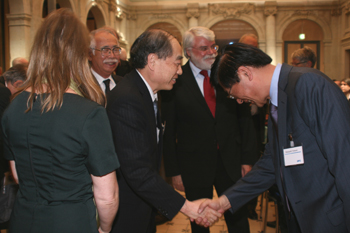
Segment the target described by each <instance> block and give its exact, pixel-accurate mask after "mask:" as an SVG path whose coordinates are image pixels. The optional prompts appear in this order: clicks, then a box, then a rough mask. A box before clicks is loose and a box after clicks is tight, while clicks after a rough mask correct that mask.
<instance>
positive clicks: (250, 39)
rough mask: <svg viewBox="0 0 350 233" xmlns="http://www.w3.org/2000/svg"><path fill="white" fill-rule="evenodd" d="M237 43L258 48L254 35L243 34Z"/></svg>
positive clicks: (256, 38)
mask: <svg viewBox="0 0 350 233" xmlns="http://www.w3.org/2000/svg"><path fill="white" fill-rule="evenodd" d="M238 42H239V43H243V44H247V45H251V46H254V47H256V48H257V47H258V37H257V36H256V35H254V34H244V35H243V36H242V37H241V39H239V41H238Z"/></svg>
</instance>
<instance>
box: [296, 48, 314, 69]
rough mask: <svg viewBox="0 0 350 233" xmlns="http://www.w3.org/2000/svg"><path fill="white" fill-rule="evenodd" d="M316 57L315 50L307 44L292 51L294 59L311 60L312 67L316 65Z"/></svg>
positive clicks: (301, 61)
mask: <svg viewBox="0 0 350 233" xmlns="http://www.w3.org/2000/svg"><path fill="white" fill-rule="evenodd" d="M316 58H317V57H316V54H315V52H314V51H313V50H312V49H311V48H310V47H307V46H305V47H304V48H301V49H297V50H295V51H294V52H293V53H292V59H297V60H299V62H300V63H306V62H308V61H310V62H311V67H314V66H315V63H316Z"/></svg>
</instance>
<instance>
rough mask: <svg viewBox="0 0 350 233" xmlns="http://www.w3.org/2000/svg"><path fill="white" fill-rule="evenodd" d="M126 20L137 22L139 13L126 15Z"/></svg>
mask: <svg viewBox="0 0 350 233" xmlns="http://www.w3.org/2000/svg"><path fill="white" fill-rule="evenodd" d="M126 19H128V20H137V13H136V12H132V13H128V14H126Z"/></svg>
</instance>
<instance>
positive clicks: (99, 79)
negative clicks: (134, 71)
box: [91, 67, 114, 85]
mask: <svg viewBox="0 0 350 233" xmlns="http://www.w3.org/2000/svg"><path fill="white" fill-rule="evenodd" d="M91 72H92V74H93V75H94V76H95V78H96V80H97V82H98V84H100V85H101V84H102V83H103V81H105V80H106V79H110V80H111V81H112V82H114V80H113V79H112V75H110V76H109V77H108V78H104V77H102V76H101V75H99V74H98V73H96V71H94V69H92V67H91Z"/></svg>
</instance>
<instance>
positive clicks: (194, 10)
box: [186, 3, 200, 18]
mask: <svg viewBox="0 0 350 233" xmlns="http://www.w3.org/2000/svg"><path fill="white" fill-rule="evenodd" d="M199 15H200V14H199V4H198V3H188V4H187V12H186V17H187V18H192V17H194V18H198V17H199Z"/></svg>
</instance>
